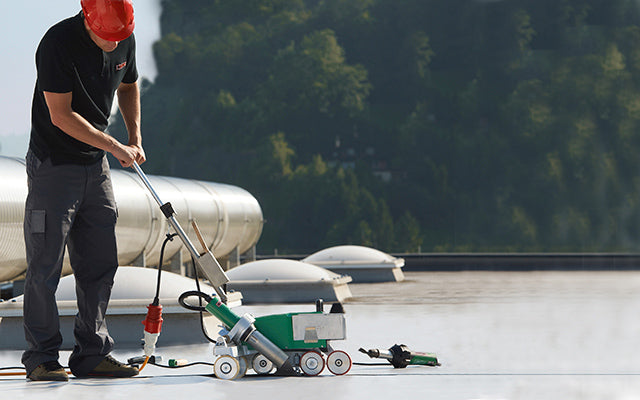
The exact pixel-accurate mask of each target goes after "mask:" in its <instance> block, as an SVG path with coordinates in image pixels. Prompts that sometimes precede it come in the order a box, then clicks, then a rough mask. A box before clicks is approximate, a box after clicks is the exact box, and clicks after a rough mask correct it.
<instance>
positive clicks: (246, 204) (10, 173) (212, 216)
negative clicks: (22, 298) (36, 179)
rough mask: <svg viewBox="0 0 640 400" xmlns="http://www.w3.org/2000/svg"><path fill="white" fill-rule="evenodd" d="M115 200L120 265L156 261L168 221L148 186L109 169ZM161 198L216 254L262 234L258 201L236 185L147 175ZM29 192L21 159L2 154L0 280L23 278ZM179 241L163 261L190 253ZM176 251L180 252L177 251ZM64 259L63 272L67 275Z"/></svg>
mask: <svg viewBox="0 0 640 400" xmlns="http://www.w3.org/2000/svg"><path fill="white" fill-rule="evenodd" d="M111 176H112V180H113V190H114V193H115V198H116V203H117V204H118V223H117V225H116V235H117V240H118V257H119V262H120V265H131V264H136V265H156V264H157V263H158V258H159V255H160V248H161V246H162V242H163V240H164V238H165V235H166V233H167V232H168V229H169V225H168V223H167V221H166V219H165V218H164V216H163V215H162V213H161V212H160V210H159V209H158V206H157V204H156V203H155V202H154V200H153V198H152V197H151V195H150V193H149V192H148V190H147V189H146V188H145V187H144V186H143V184H142V182H141V181H140V179H139V178H138V177H137V176H136V175H135V174H134V173H133V172H127V171H124V170H112V171H111ZM149 180H150V181H151V183H152V185H153V187H154V188H155V190H156V191H157V192H158V194H159V195H160V196H161V198H162V199H163V201H169V202H171V204H172V205H173V208H174V209H175V210H176V213H177V218H178V221H179V222H180V225H181V226H182V227H183V228H184V230H185V231H186V232H187V235H189V237H190V239H191V240H192V241H193V243H194V244H196V246H197V244H198V243H199V242H198V241H197V238H196V236H195V234H194V232H193V228H192V227H191V221H192V220H195V221H196V222H197V223H198V227H199V228H200V231H201V232H202V235H203V238H204V240H205V242H206V244H207V246H208V247H209V248H210V249H211V251H212V252H213V253H214V254H215V256H216V257H218V258H223V259H224V258H225V257H227V256H229V254H231V253H232V252H234V251H237V253H238V254H242V253H245V252H247V251H248V250H250V249H251V248H252V247H253V246H255V244H256V243H257V241H258V239H259V237H260V234H261V233H262V225H263V222H264V221H263V218H262V210H261V208H260V205H259V204H258V201H257V200H256V199H255V198H254V197H253V196H252V195H251V194H250V193H249V192H247V191H246V190H244V189H241V188H239V187H236V186H231V185H225V184H220V183H213V182H204V181H196V180H188V179H180V178H169V177H161V176H149ZM26 196H27V174H26V172H25V165H24V160H22V159H18V158H10V157H1V156H0V282H4V281H9V280H12V279H15V278H17V277H19V276H21V275H22V274H23V273H24V272H25V271H26V268H27V264H26V260H25V249H24V239H23V228H22V221H23V218H24V202H25V199H26ZM181 247H182V242H181V241H180V240H173V241H172V242H170V243H169V244H168V245H167V248H166V250H165V260H166V261H167V262H169V260H170V259H171V258H174V257H176V256H181V257H183V258H184V260H187V258H188V257H189V254H188V252H187V250H186V249H184V248H182V250H181ZM179 252H180V253H179ZM70 272H71V269H70V266H69V262H68V259H65V267H64V272H63V273H65V274H66V273H70Z"/></svg>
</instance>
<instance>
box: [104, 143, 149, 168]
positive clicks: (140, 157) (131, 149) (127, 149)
mask: <svg viewBox="0 0 640 400" xmlns="http://www.w3.org/2000/svg"><path fill="white" fill-rule="evenodd" d="M110 153H111V154H113V156H114V157H115V158H116V159H117V160H118V161H119V162H120V165H122V166H123V167H124V168H129V167H130V166H132V165H133V162H134V161H135V162H137V163H138V164H142V163H144V162H145V161H146V160H147V158H146V156H145V154H144V150H143V149H142V146H139V145H126V146H125V145H123V144H120V143H114V146H113V148H112V150H111V151H110Z"/></svg>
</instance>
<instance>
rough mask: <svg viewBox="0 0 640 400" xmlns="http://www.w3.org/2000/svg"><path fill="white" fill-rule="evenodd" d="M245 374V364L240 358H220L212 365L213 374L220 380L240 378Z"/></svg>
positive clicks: (226, 356) (225, 356)
mask: <svg viewBox="0 0 640 400" xmlns="http://www.w3.org/2000/svg"><path fill="white" fill-rule="evenodd" d="M246 372H247V363H246V362H245V361H244V359H242V358H239V359H238V358H234V357H231V356H228V355H224V356H220V357H218V359H217V360H216V361H215V363H213V373H214V374H215V375H216V376H217V377H218V378H220V379H227V380H230V379H236V378H242V377H243V376H244V374H245V373H246Z"/></svg>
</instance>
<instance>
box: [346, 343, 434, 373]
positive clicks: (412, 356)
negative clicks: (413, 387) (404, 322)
mask: <svg viewBox="0 0 640 400" xmlns="http://www.w3.org/2000/svg"><path fill="white" fill-rule="evenodd" d="M358 351H360V352H361V353H364V354H366V355H368V356H369V357H370V358H383V359H385V360H387V361H389V363H391V365H393V367H394V368H406V367H407V365H428V366H430V367H437V366H439V365H440V363H439V362H438V358H437V357H436V355H435V354H432V353H422V352H418V351H411V350H409V348H408V347H407V346H406V345H404V344H396V345H394V346H392V347H391V348H389V349H388V350H380V349H369V350H365V349H363V348H360V349H358Z"/></svg>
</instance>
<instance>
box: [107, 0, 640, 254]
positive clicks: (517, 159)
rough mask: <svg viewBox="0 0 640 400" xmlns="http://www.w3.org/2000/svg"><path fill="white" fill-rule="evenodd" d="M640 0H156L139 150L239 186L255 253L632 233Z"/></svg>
mask: <svg viewBox="0 0 640 400" xmlns="http://www.w3.org/2000/svg"><path fill="white" fill-rule="evenodd" d="M639 4H640V3H639V2H638V1H636V0H503V1H500V0H243V1H240V0H163V1H162V7H163V12H162V18H161V30H162V37H161V39H160V40H159V41H158V42H157V43H155V46H154V52H155V58H156V63H157V67H158V71H159V73H158V76H157V78H156V80H155V81H154V82H153V83H150V82H143V85H142V86H143V97H142V108H143V110H142V124H143V136H144V147H145V150H146V151H147V155H148V162H147V164H145V166H146V170H147V172H149V173H154V174H160V175H172V176H181V177H188V178H194V179H204V180H210V181H216V182H224V183H229V184H233V185H236V186H240V187H242V188H244V189H246V190H248V191H249V192H250V193H252V194H253V195H254V196H255V197H256V198H257V199H258V201H259V202H260V205H261V207H262V210H263V213H264V216H265V219H266V223H265V226H264V231H263V234H262V237H261V239H260V242H259V243H258V253H259V254H270V253H272V252H273V251H274V249H278V252H279V253H281V254H282V253H296V254H308V253H311V252H314V251H317V250H319V249H322V248H325V247H328V246H333V245H338V244H360V245H365V246H372V247H375V248H378V249H380V250H383V251H387V252H405V251H407V252H413V251H418V250H421V251H423V252H430V251H438V252H440V251H452V252H455V251H638V250H640V162H639V161H638V155H639V154H640V134H639V130H638V128H639V125H640V8H639ZM123 132H124V130H123V128H122V124H121V123H120V124H118V125H116V127H115V128H113V133H114V134H115V135H116V136H118V135H125V134H124V133H123Z"/></svg>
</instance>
